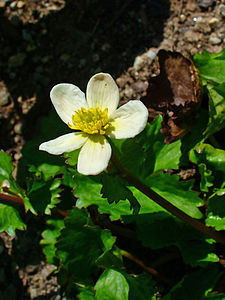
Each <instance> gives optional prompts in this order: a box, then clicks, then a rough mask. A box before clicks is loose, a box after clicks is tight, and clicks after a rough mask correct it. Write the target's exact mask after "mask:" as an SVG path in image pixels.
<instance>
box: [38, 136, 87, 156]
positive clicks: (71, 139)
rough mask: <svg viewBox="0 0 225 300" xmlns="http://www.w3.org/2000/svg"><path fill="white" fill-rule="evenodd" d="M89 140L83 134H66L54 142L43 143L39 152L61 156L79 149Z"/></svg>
mask: <svg viewBox="0 0 225 300" xmlns="http://www.w3.org/2000/svg"><path fill="white" fill-rule="evenodd" d="M87 139H88V136H87V135H86V134H84V133H82V132H73V133H68V134H64V135H62V136H60V137H58V138H56V139H54V140H50V141H48V142H45V143H42V144H41V145H40V146H39V150H43V151H47V152H48V153H51V154H55V155H59V154H62V153H64V152H71V151H74V150H76V149H79V148H80V147H81V146H83V144H84V143H85V142H86V140H87Z"/></svg>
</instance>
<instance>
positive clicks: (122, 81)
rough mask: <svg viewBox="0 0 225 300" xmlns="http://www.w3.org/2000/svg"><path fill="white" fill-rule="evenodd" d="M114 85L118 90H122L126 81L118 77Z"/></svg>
mask: <svg viewBox="0 0 225 300" xmlns="http://www.w3.org/2000/svg"><path fill="white" fill-rule="evenodd" d="M116 83H117V84H118V86H119V87H120V88H124V87H125V84H126V80H125V79H124V78H121V77H119V78H117V79H116Z"/></svg>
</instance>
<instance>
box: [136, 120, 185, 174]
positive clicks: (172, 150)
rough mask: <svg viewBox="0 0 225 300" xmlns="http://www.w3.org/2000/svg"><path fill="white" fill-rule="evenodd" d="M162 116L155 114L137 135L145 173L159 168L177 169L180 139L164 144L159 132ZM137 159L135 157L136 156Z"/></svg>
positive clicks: (179, 155)
mask: <svg viewBox="0 0 225 300" xmlns="http://www.w3.org/2000/svg"><path fill="white" fill-rule="evenodd" d="M162 121H163V119H162V116H160V115H159V116H157V118H156V119H155V121H154V122H153V123H152V124H147V126H146V128H145V130H144V131H143V132H142V133H141V134H140V135H139V136H138V137H137V142H139V143H140V144H141V145H142V146H143V148H144V151H145V156H146V160H145V163H144V168H145V175H150V174H151V173H154V172H156V171H158V170H161V169H169V168H171V169H177V168H178V166H179V161H180V157H181V141H180V140H178V141H176V142H174V143H171V144H165V143H164V139H165V136H164V135H163V134H162V133H161V132H160V130H161V123H162ZM136 159H137V158H136Z"/></svg>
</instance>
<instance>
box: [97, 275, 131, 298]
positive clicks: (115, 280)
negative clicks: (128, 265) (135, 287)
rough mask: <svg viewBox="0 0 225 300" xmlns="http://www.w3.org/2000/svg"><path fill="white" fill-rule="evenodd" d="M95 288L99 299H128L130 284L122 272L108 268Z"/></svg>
mask: <svg viewBox="0 0 225 300" xmlns="http://www.w3.org/2000/svg"><path fill="white" fill-rule="evenodd" d="M95 290H96V298H97V299H104V300H128V294H129V284H128V282H127V280H126V278H125V276H124V275H123V274H122V273H121V272H119V271H117V270H114V269H108V270H106V271H105V272H104V273H103V274H102V275H101V276H100V278H99V279H98V281H97V283H96V285H95Z"/></svg>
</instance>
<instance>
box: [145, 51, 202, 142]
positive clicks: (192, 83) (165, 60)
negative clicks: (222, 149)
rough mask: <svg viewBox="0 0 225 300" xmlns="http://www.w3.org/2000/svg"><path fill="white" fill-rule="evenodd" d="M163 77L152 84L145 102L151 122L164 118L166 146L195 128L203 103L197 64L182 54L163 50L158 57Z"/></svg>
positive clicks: (155, 79) (157, 78) (153, 80)
mask: <svg viewBox="0 0 225 300" xmlns="http://www.w3.org/2000/svg"><path fill="white" fill-rule="evenodd" d="M157 59H158V65H159V68H160V74H159V75H158V76H156V77H152V78H150V79H149V81H148V84H149V85H148V89H147V91H146V96H145V97H143V98H142V99H141V100H142V102H143V103H144V104H145V105H146V106H147V108H148V111H149V120H150V121H151V120H152V119H154V118H155V117H156V116H157V115H158V114H161V115H162V116H163V123H162V132H163V133H164V134H165V136H166V138H165V142H166V143H171V142H173V141H176V140H177V139H179V138H180V137H182V136H183V135H184V134H185V133H186V132H187V131H188V130H189V129H190V126H191V125H192V124H193V121H194V118H195V115H196V113H197V111H198V109H199V107H200V103H201V94H202V92H201V91H202V89H201V81H200V77H199V72H198V70H197V68H196V67H195V66H194V63H193V62H192V61H191V60H189V59H187V58H185V57H184V56H183V55H182V54H181V53H179V52H171V51H165V50H160V51H159V52H158V54H157Z"/></svg>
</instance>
